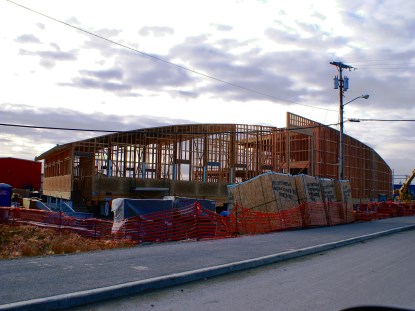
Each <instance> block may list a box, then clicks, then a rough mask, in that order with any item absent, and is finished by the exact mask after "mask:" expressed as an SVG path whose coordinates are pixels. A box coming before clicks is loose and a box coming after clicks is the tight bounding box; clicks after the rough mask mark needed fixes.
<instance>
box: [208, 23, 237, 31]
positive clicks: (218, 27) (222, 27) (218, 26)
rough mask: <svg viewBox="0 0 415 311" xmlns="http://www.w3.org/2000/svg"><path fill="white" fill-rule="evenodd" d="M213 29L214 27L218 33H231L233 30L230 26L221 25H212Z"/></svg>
mask: <svg viewBox="0 0 415 311" xmlns="http://www.w3.org/2000/svg"><path fill="white" fill-rule="evenodd" d="M212 26H213V27H215V29H216V30H218V31H231V30H233V27H232V26H229V25H223V24H212Z"/></svg>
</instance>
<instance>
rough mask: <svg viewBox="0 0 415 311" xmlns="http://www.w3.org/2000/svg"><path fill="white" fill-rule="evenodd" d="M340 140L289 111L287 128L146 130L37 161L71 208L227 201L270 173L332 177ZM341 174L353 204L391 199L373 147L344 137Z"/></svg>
mask: <svg viewBox="0 0 415 311" xmlns="http://www.w3.org/2000/svg"><path fill="white" fill-rule="evenodd" d="M338 142H339V132H338V131H337V130H335V129H333V128H330V127H328V126H325V125H322V124H320V123H317V122H314V121H312V120H309V119H306V118H303V117H301V116H298V115H295V114H291V113H288V114H287V127H286V128H276V127H271V126H260V125H243V124H190V125H174V126H165V127H157V128H146V129H140V130H135V131H129V132H119V133H113V134H108V135H104V136H99V137H95V138H90V139H86V140H82V141H76V142H72V143H68V144H65V145H60V146H56V147H55V148H52V149H50V150H49V151H47V152H45V153H43V154H42V155H40V156H39V157H37V160H44V186H43V193H44V194H45V195H47V196H51V197H54V198H62V199H65V200H72V201H73V202H74V203H75V204H76V203H78V204H82V202H86V201H96V202H98V201H103V200H104V199H105V198H115V197H120V196H123V197H142V196H143V193H144V192H145V193H146V194H148V195H149V196H150V195H151V196H155V193H159V194H160V195H161V192H163V194H168V195H187V196H193V197H203V198H214V199H216V200H222V201H226V185H228V184H233V183H239V182H242V181H245V180H247V179H250V178H252V177H255V176H257V175H260V174H262V173H264V172H267V171H275V172H281V173H291V174H308V175H313V176H317V177H323V178H333V179H336V178H337V176H338V158H339V157H338V153H339V148H338V146H339V145H338ZM345 176H346V179H349V180H350V182H351V186H352V195H353V197H354V198H358V200H369V199H376V198H377V197H378V195H379V194H387V195H388V196H389V197H390V196H391V188H392V186H391V185H392V172H391V169H390V168H389V166H388V165H387V164H386V163H385V161H384V160H383V159H382V158H381V157H380V156H379V155H378V154H377V153H376V151H374V150H373V149H372V148H370V147H368V146H367V145H365V144H363V143H361V142H359V141H358V140H356V139H354V138H352V137H350V136H347V135H346V136H345ZM150 192H151V193H150Z"/></svg>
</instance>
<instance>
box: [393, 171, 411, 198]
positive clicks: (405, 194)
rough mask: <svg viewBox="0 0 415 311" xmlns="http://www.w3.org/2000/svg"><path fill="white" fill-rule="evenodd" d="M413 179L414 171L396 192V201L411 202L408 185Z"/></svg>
mask: <svg viewBox="0 0 415 311" xmlns="http://www.w3.org/2000/svg"><path fill="white" fill-rule="evenodd" d="M414 178H415V169H414V170H413V171H412V173H411V175H409V176H408V178H407V179H406V180H405V181H404V182H403V184H402V186H401V187H400V188H399V189H397V190H396V192H397V193H396V194H397V195H398V196H397V200H399V201H410V200H412V199H413V198H412V195H411V193H410V192H409V185H410V184H411V182H412V180H413V179H414Z"/></svg>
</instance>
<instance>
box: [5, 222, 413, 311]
mask: <svg viewBox="0 0 415 311" xmlns="http://www.w3.org/2000/svg"><path fill="white" fill-rule="evenodd" d="M413 229H415V225H408V226H404V227H399V228H394V229H390V230H385V231H380V232H376V233H371V234H367V235H363V236H359V237H355V238H350V239H345V240H340V241H337V242H331V243H325V244H319V245H315V246H310V247H306V248H302V249H298V250H294V251H287V252H282V253H278V254H272V255H267V256H262V257H258V258H254V259H248V260H242V261H237V262H232V263H228V264H223V265H217V266H212V267H208V268H202V269H196V270H191V271H186V272H181V273H174V274H170V275H165V276H161V277H156V278H151V279H146V280H141V281H134V282H128V283H123V284H119V285H113V286H107V287H102V288H97V289H91V290H86V291H80V292H74V293H70V294H63V295H56V296H51V297H45V298H38V299H32V300H27V301H21V302H14V303H9V304H4V305H0V310H19V311H29V310H57V309H58V310H59V309H66V308H70V307H75V306H80V305H83V304H88V303H96V302H100V301H104V300H108V299H113V298H120V297H124V296H129V295H134V294H139V293H142V292H144V291H146V290H152V289H161V288H166V287H170V286H174V285H180V284H184V283H188V282H193V281H198V280H202V279H206V278H210V277H214V276H220V275H224V274H226V273H230V272H236V271H242V270H247V269H251V268H256V267H260V266H263V265H268V264H273V263H277V262H281V261H284V260H289V259H293V258H297V257H302V256H307V255H312V254H315V253H319V252H323V251H328V250H331V249H335V248H339V247H343V246H347V245H351V244H355V243H359V242H362V241H366V240H370V239H374V238H378V237H382V236H385V235H389V234H393V233H398V232H403V231H408V230H413Z"/></svg>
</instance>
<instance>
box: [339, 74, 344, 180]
mask: <svg viewBox="0 0 415 311" xmlns="http://www.w3.org/2000/svg"><path fill="white" fill-rule="evenodd" d="M339 73H340V75H339V78H340V79H339V96H340V98H339V99H340V107H339V110H340V146H339V148H340V150H339V156H340V158H339V180H343V179H344V121H343V117H344V106H343V68H342V67H341V66H340V67H339Z"/></svg>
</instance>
